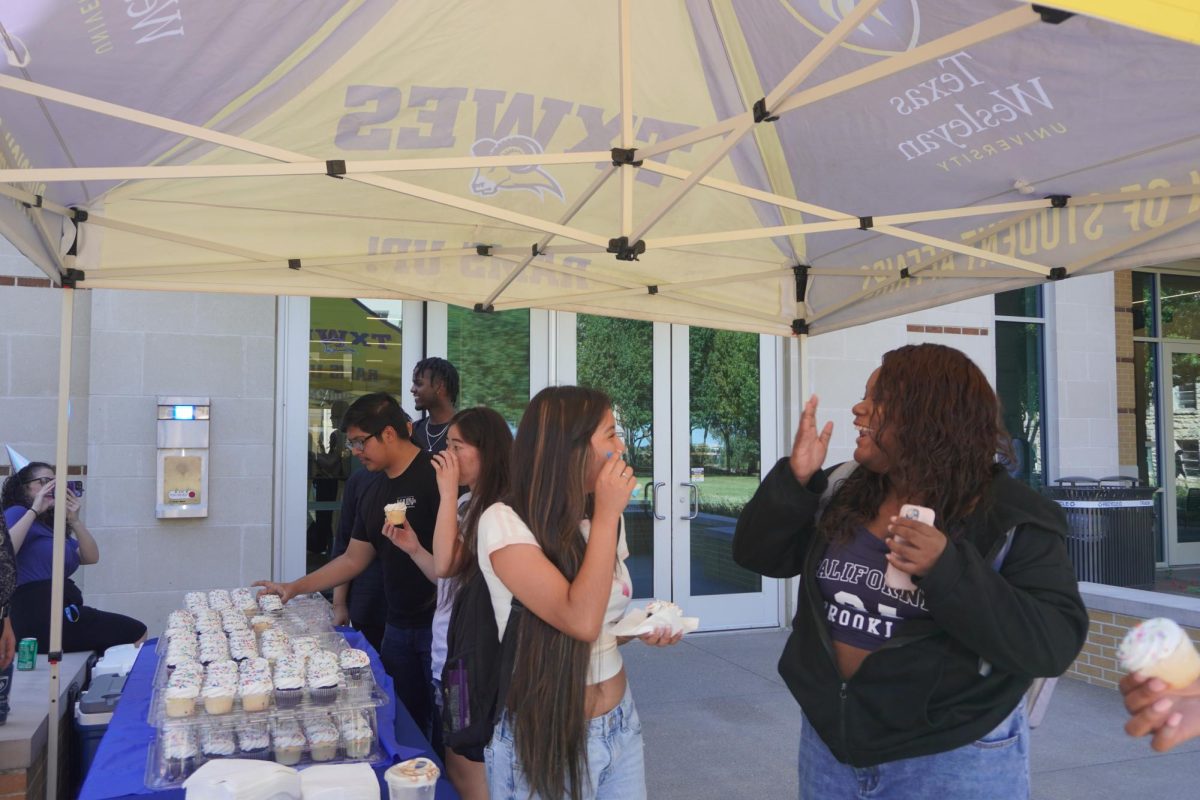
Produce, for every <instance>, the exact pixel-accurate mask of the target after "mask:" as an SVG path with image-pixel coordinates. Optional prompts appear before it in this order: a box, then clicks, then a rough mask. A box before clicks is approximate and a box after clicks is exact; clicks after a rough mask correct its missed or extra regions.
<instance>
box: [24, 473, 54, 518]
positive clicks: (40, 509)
mask: <svg viewBox="0 0 1200 800" xmlns="http://www.w3.org/2000/svg"><path fill="white" fill-rule="evenodd" d="M57 482H58V481H50V482H48V483H47V484H46V485H45V486H43V487H42V488H41V489H38V491H37V494H35V495H34V496H33V500H32V501H31V502H30V504H29V507H30V508H32V509H33V513H35V514H44V513H45V512H46V509H48V508H53V507H54V484H55V483H57Z"/></svg>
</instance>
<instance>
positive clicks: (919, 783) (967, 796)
mask: <svg viewBox="0 0 1200 800" xmlns="http://www.w3.org/2000/svg"><path fill="white" fill-rule="evenodd" d="M800 797H801V799H802V800H866V798H870V800H925V798H931V797H933V798H945V800H951V798H953V800H1028V798H1029V723H1028V722H1027V721H1026V719H1025V703H1024V700H1022V702H1021V703H1020V704H1019V705H1018V706H1017V707H1016V708H1015V709H1014V710H1013V712H1012V713H1011V714H1009V715H1008V717H1007V718H1006V719H1005V720H1004V721H1003V722H1001V723H1000V724H999V725H997V726H996V728H995V729H994V730H992V732H991V733H989V734H987V735H986V736H984V737H983V738H982V739H980V740H979V741H977V742H972V743H971V744H968V745H965V746H963V747H959V748H957V749H954V750H947V751H946V752H944V753H934V754H933V755H929V756H917V757H916V758H904V759H901V760H899V761H889V762H887V763H885V764H879V765H877V766H874V767H863V768H855V767H851V766H847V765H846V764H843V763H841V762H840V761H838V760H837V759H836V758H835V757H834V755H833V753H831V752H829V748H828V747H826V746H825V743H824V742H823V741H821V737H820V736H818V735H817V732H816V731H815V730H813V728H812V726H811V725H809V723H808V720H807V719H804V720H803V728H802V730H801V733H800Z"/></svg>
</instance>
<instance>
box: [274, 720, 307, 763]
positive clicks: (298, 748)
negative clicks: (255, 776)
mask: <svg viewBox="0 0 1200 800" xmlns="http://www.w3.org/2000/svg"><path fill="white" fill-rule="evenodd" d="M305 743H306V740H305V738H304V733H303V732H302V731H301V730H300V726H299V725H298V724H297V723H296V721H295V720H290V719H289V720H280V721H279V722H277V723H276V724H275V730H274V731H272V732H271V747H272V749H273V750H274V752H275V760H276V761H277V762H279V763H280V764H283V765H285V766H288V767H294V766H295V765H296V764H299V763H300V758H301V757H302V756H303V755H304V745H305Z"/></svg>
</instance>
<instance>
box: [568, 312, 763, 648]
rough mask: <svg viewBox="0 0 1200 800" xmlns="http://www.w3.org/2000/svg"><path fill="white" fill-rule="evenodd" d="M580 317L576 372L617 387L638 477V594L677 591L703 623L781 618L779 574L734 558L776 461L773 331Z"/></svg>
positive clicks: (630, 524)
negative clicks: (743, 521) (744, 516)
mask: <svg viewBox="0 0 1200 800" xmlns="http://www.w3.org/2000/svg"><path fill="white" fill-rule="evenodd" d="M576 325H577V327H576V359H577V366H576V369H577V381H578V382H579V383H580V384H583V385H589V386H595V387H597V388H600V389H603V390H604V391H606V392H607V393H608V394H609V395H610V396H611V397H612V398H613V404H614V406H615V408H616V412H617V421H618V424H619V425H620V426H621V428H622V429H623V432H624V436H625V444H626V460H627V461H628V462H629V463H630V464H631V465H632V466H633V468H634V474H635V475H637V476H638V479H639V481H638V484H639V485H638V489H637V491H636V492H635V494H634V496H633V499H632V501H631V502H630V504H629V508H628V510H627V511H626V514H625V530H626V538H627V540H628V543H629V550H630V557H629V561H628V565H629V571H630V575H631V577H632V578H633V584H634V597H635V598H637V599H650V598H658V599H660V600H673V601H674V602H676V603H679V605H680V606H682V607H683V609H684V611H685V613H687V614H688V615H689V616H698V617H700V622H701V627H702V629H704V630H717V629H722V628H746V627H755V626H775V625H778V624H779V610H778V589H777V583H776V581H773V580H770V579H764V578H762V577H760V576H758V575H756V574H754V573H752V572H749V571H747V570H744V569H742V568H741V567H739V566H738V565H737V564H735V563H734V562H733V559H732V544H733V530H734V525H735V524H736V521H737V517H738V514H739V513H740V512H741V508H742V506H743V505H745V503H746V501H747V500H748V499H749V498H750V496H751V495H752V494H753V493H754V490H755V489H756V488H757V487H758V483H759V480H760V477H761V475H762V474H763V464H764V457H765V458H766V462H765V463H766V464H768V465H770V464H771V463H772V462H773V456H774V453H773V452H772V453H766V454H764V453H763V452H762V443H764V442H766V443H770V442H774V441H775V438H776V437H775V432H774V429H773V425H774V415H773V413H771V414H764V413H763V407H764V403H763V398H764V397H769V398H773V397H774V383H773V376H774V370H773V369H764V368H763V363H764V361H765V362H766V363H769V364H773V363H774V358H775V353H774V348H775V347H776V346H777V343H776V341H775V340H774V339H773V338H770V337H760V336H758V335H757V334H748V333H737V332H730V331H714V330H711V329H707V328H694V327H687V326H682V325H668V324H664V323H650V322H640V321H636V320H619V319H611V318H607V317H592V316H585V315H582V314H581V315H579V316H578V317H577V323H576ZM764 375H765V376H767V380H766V384H767V385H764V380H763V376H764ZM767 407H768V408H772V409H773V408H774V403H773V402H771V403H769V404H768V406H767Z"/></svg>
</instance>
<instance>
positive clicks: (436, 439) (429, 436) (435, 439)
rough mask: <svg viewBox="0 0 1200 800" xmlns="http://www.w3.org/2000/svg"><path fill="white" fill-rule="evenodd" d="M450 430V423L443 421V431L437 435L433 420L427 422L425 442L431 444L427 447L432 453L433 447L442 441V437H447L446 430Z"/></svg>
mask: <svg viewBox="0 0 1200 800" xmlns="http://www.w3.org/2000/svg"><path fill="white" fill-rule="evenodd" d="M448 430H450V423H449V422H443V423H442V432H441V433H439V434H438V435H436V436H435V435H434V433H433V423H432V422H427V423H425V442H426V444H428V445H429V447H428V448H426V449H427V450H428V451H429V452H431V453H432V452H433V448H435V447H437V446H438V444H439V443H440V442H441V441H442V439H444V438H446V431H448Z"/></svg>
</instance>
